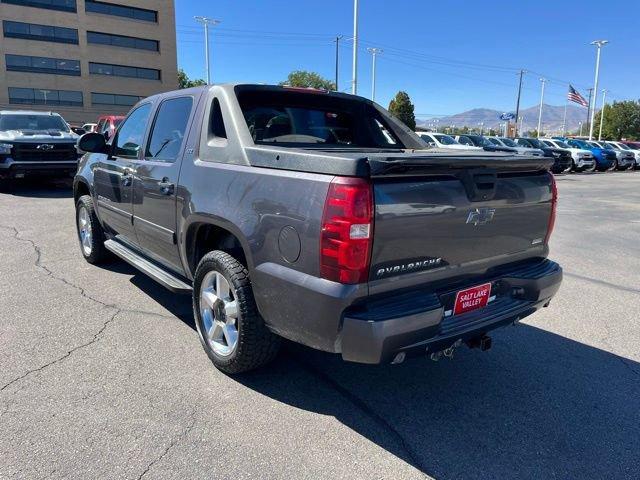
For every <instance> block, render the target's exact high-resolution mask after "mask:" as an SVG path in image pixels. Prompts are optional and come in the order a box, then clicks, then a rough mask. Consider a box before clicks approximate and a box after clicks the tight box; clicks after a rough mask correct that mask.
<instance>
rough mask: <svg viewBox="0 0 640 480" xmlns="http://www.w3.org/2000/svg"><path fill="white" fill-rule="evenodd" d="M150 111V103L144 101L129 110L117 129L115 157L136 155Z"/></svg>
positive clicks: (135, 156) (133, 156) (132, 156)
mask: <svg viewBox="0 0 640 480" xmlns="http://www.w3.org/2000/svg"><path fill="white" fill-rule="evenodd" d="M150 111H151V105H150V104H148V103H146V104H144V105H141V106H139V107H138V108H136V109H135V110H134V111H133V112H131V115H129V117H128V118H127V119H126V120H125V121H124V123H123V124H122V126H121V127H120V130H118V133H117V136H116V140H115V148H114V149H113V155H115V156H116V157H130V158H137V157H138V151H139V150H140V146H141V145H142V140H143V139H144V132H145V129H146V128H147V121H148V120H149V112H150Z"/></svg>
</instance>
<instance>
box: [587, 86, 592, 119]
mask: <svg viewBox="0 0 640 480" xmlns="http://www.w3.org/2000/svg"><path fill="white" fill-rule="evenodd" d="M587 91H588V92H589V105H587V123H586V124H587V125H589V119H590V118H591V96H592V95H593V88H590V89H589V90H587Z"/></svg>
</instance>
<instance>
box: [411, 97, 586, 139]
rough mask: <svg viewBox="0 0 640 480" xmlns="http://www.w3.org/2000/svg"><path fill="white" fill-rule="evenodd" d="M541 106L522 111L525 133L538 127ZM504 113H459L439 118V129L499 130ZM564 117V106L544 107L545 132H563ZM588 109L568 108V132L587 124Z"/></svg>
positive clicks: (424, 122) (426, 122) (487, 110)
mask: <svg viewBox="0 0 640 480" xmlns="http://www.w3.org/2000/svg"><path fill="white" fill-rule="evenodd" d="M539 108H540V107H539V105H535V106H533V107H530V108H525V109H521V110H520V116H521V117H522V120H523V131H528V130H533V129H535V128H537V126H538V110H539ZM502 113H504V111H500V110H493V109H490V108H474V109H472V110H468V111H466V112H462V113H457V114H455V115H450V116H447V117H439V118H437V120H438V127H439V128H440V129H442V128H444V127H447V126H451V125H455V126H456V127H464V126H467V127H469V128H478V124H479V123H480V122H483V123H484V128H485V129H488V128H494V129H495V128H499V125H500V123H503V122H504V121H503V120H500V115H501V114H502ZM563 116H564V105H563V106H555V105H547V104H544V105H543V107H542V125H543V128H542V130H543V131H548V132H560V131H561V130H562V119H563ZM433 120H434V119H428V120H418V121H417V123H418V125H419V126H422V127H426V126H429V125H430V124H431V123H432V122H433ZM586 120H587V109H586V108H584V107H578V106H574V105H568V106H567V127H566V129H567V130H568V131H570V130H577V129H578V128H579V122H583V123H586Z"/></svg>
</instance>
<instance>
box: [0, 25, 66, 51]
mask: <svg viewBox="0 0 640 480" xmlns="http://www.w3.org/2000/svg"><path fill="white" fill-rule="evenodd" d="M2 28H3V31H4V36H5V37H11V38H25V39H29V40H42V41H46V42H58V43H74V44H76V45H77V44H78V30H76V29H75V28H64V27H52V26H49V25H39V24H35V23H21V22H10V21H7V20H4V21H3V22H2Z"/></svg>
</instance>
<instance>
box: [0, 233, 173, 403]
mask: <svg viewBox="0 0 640 480" xmlns="http://www.w3.org/2000/svg"><path fill="white" fill-rule="evenodd" d="M0 228H3V229H5V230H10V231H12V232H13V237H14V238H15V239H16V240H18V241H21V242H24V243H27V244H29V245H31V248H33V251H34V252H35V254H36V260H35V262H34V265H35V266H36V267H38V268H39V269H41V270H42V271H43V272H45V274H46V275H47V276H49V277H51V278H53V279H55V280H58V281H60V282H62V283H64V284H65V285H68V286H70V287H72V288H74V289H76V290H77V291H78V292H79V294H80V296H81V297H83V298H86V299H87V300H90V301H92V302H95V303H97V304H98V305H102V306H103V307H105V308H110V309H114V310H115V312H114V314H113V315H112V316H111V317H110V318H109V319H108V320H107V321H105V322H104V323H103V324H102V327H100V329H99V330H98V332H96V333H95V334H94V336H93V338H92V339H91V340H90V341H88V342H85V343H83V344H81V345H77V346H75V347H73V348H71V349H70V350H68V351H67V352H66V353H65V354H64V355H62V356H60V357H58V358H56V359H54V360H52V361H50V362H48V363H46V364H44V365H41V366H39V367H37V368H34V369H31V370H28V371H27V372H25V373H23V374H22V375H20V376H19V377H16V378H14V379H13V380H11V381H10V382H8V383H6V384H5V385H3V386H2V387H0V392H2V391H4V390H5V389H6V388H8V387H10V386H11V385H13V384H14V383H16V382H18V381H20V380H22V379H24V378H26V377H28V376H29V375H32V374H33V373H37V372H40V371H42V370H44V369H45V368H48V367H50V366H51V365H55V364H57V363H59V362H61V361H63V360H64V359H66V358H68V357H70V356H71V355H72V354H73V353H74V352H76V351H77V350H80V349H83V348H85V347H88V346H90V345H92V344H94V343H95V342H97V341H98V340H99V338H100V336H101V335H102V333H103V332H104V331H105V330H106V328H107V326H108V325H109V324H110V323H111V322H113V321H114V320H115V319H116V317H117V316H118V315H120V314H121V313H133V314H140V315H152V316H156V317H161V318H169V319H174V318H175V317H174V316H172V315H163V314H161V313H156V312H148V311H145V310H135V309H128V308H121V307H118V306H117V305H115V304H109V303H105V302H103V301H102V300H98V299H97V298H95V297H93V296H91V295H89V294H88V293H87V292H86V291H85V289H84V288H82V287H81V286H79V285H76V284H75V283H73V282H70V281H69V280H67V279H66V278H64V277H60V276H58V275H56V274H55V273H54V272H53V271H52V270H51V269H50V268H48V267H47V266H46V265H44V264H43V263H42V250H41V248H40V246H39V245H38V244H37V243H36V242H35V241H34V240H32V239H30V238H25V237H23V236H22V234H21V232H20V231H19V230H18V229H17V228H15V227H13V226H7V225H0ZM4 413H6V412H3V414H4Z"/></svg>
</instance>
